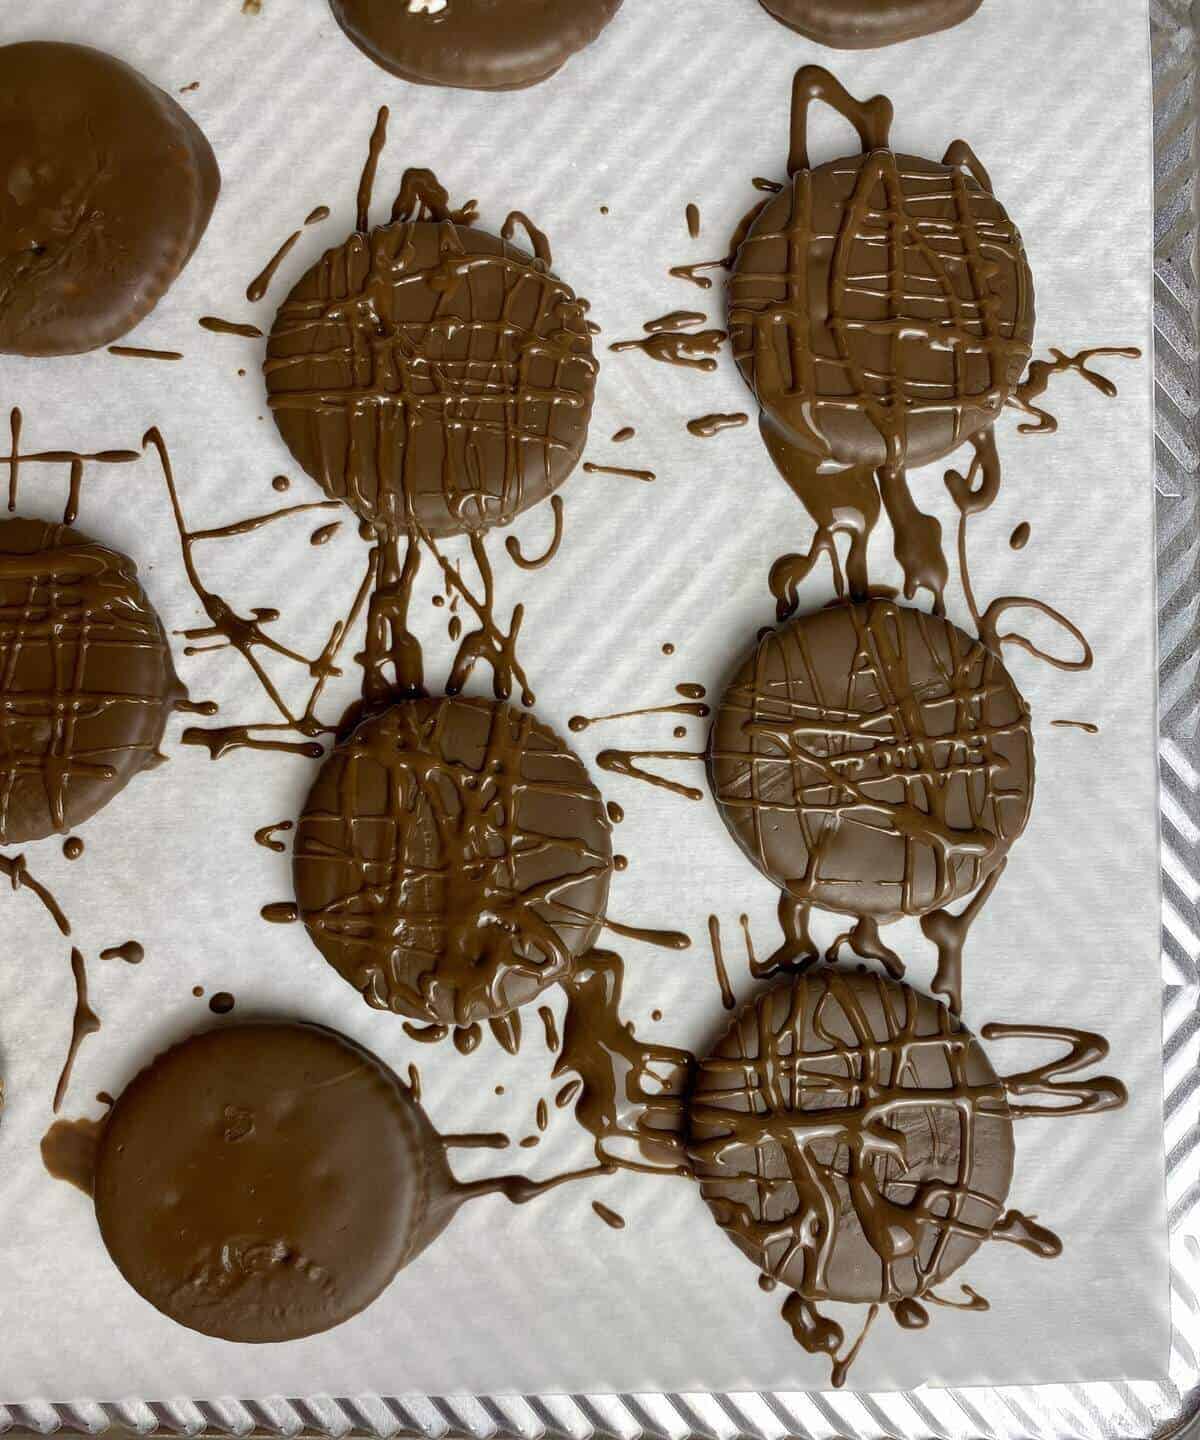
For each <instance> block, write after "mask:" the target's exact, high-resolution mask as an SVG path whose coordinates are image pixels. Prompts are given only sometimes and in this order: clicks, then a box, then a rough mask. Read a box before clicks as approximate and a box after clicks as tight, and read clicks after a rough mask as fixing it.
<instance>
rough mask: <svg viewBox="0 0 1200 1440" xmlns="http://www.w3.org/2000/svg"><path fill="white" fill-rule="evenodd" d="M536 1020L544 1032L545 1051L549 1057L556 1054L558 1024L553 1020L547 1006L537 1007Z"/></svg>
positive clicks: (552, 1013)
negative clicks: (548, 1053)
mask: <svg viewBox="0 0 1200 1440" xmlns="http://www.w3.org/2000/svg"><path fill="white" fill-rule="evenodd" d="M538 1018H539V1019H540V1020H541V1022H542V1029H543V1030H544V1031H545V1032H546V1049H547V1050H549V1052H550V1053H551V1055H557V1054H558V1045H559V1041H558V1024H557V1022H556V1021H555V1019H554V1011H553V1010H551V1008H550V1007H549V1005H539V1006H538Z"/></svg>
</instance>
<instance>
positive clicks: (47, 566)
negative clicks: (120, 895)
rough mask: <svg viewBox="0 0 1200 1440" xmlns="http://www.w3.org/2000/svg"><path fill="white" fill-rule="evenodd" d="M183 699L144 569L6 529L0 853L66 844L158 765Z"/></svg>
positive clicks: (10, 523) (44, 527)
mask: <svg viewBox="0 0 1200 1440" xmlns="http://www.w3.org/2000/svg"><path fill="white" fill-rule="evenodd" d="M182 697H183V689H182V687H181V686H180V684H179V681H178V679H177V678H176V675H175V671H174V668H173V666H172V663H171V651H170V646H169V645H168V643H167V637H166V635H165V633H164V631H163V627H162V622H161V621H160V620H159V618H158V616H157V614H156V613H155V612H154V610H153V608H152V607H151V605H150V602H149V600H147V598H146V595H145V593H144V591H143V590H142V587H141V585H140V584H139V583H138V578H137V566H136V565H135V564H134V563H133V561H132V560H130V559H129V557H128V556H126V555H121V554H119V553H118V552H117V551H115V550H109V549H107V548H106V547H105V546H103V545H98V544H97V543H96V542H95V541H94V540H89V539H88V538H87V536H86V535H81V534H80V533H79V531H78V530H73V529H71V528H70V527H68V526H66V525H53V524H49V523H47V522H46V521H43V520H24V519H22V520H4V521H0V844H3V845H14V844H22V843H24V842H25V841H27V840H39V839H41V838H42V837H43V836H44V835H49V834H52V833H53V832H55V831H59V832H60V833H62V834H66V833H67V832H68V831H70V830H73V829H74V828H75V827H76V826H78V825H81V824H82V823H83V821H85V820H86V819H87V818H88V817H89V816H90V815H94V814H95V813H96V811H97V810H99V809H101V808H102V807H103V806H105V805H107V804H108V802H109V801H110V800H111V799H112V798H113V797H114V796H115V795H116V794H117V793H118V791H120V790H122V789H123V788H124V787H125V785H126V784H128V782H129V781H130V780H131V779H132V778H133V777H134V776H135V775H136V774H137V773H138V772H139V771H140V770H142V769H144V768H145V767H146V766H147V765H149V764H152V763H153V762H154V760H155V758H156V755H157V751H158V746H159V743H160V741H161V740H162V736H163V730H164V729H165V727H166V723H167V717H168V715H169V714H170V713H171V710H172V709H173V708H174V706H175V705H176V704H177V703H178V702H179V701H180V700H181V699H182Z"/></svg>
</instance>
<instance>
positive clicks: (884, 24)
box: [762, 0, 981, 50]
mask: <svg viewBox="0 0 1200 1440" xmlns="http://www.w3.org/2000/svg"><path fill="white" fill-rule="evenodd" d="M762 4H763V7H764V9H766V10H769V11H770V13H771V14H772V15H774V17H775V18H776V20H782V21H783V23H784V24H785V25H790V26H791V27H792V29H793V30H798V31H799V32H800V34H801V35H806V36H807V37H808V38H809V39H810V40H816V41H818V42H819V43H820V44H822V45H832V46H834V47H835V48H836V49H838V50H873V49H875V48H876V46H880V45H895V44H897V43H898V42H899V41H901V40H915V39H917V37H918V36H920V35H932V34H934V33H935V32H936V31H938V30H949V29H950V28H951V27H952V26H954V25H960V24H961V23H962V22H963V21H964V20H966V19H969V18H970V16H972V15H974V13H975V12H976V10H978V9H979V6H980V4H981V0H762Z"/></svg>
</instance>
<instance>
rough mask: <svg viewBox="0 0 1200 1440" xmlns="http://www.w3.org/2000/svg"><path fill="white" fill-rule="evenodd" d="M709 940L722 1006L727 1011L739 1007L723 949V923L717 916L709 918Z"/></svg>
mask: <svg viewBox="0 0 1200 1440" xmlns="http://www.w3.org/2000/svg"><path fill="white" fill-rule="evenodd" d="M708 939H709V944H710V945H711V946H712V956H713V966H714V968H715V970H716V972H717V984H718V986H720V989H721V1004H722V1005H724V1007H725V1009H726V1010H732V1009H734V1007H735V1006H736V1005H737V996H736V995H735V994H734V993H733V986H732V985H731V984H730V983H729V971H728V970H727V969H726V968H725V955H724V952H723V951H722V949H721V922H720V920H719V919H718V918H717V916H715V915H710V916H709V917H708Z"/></svg>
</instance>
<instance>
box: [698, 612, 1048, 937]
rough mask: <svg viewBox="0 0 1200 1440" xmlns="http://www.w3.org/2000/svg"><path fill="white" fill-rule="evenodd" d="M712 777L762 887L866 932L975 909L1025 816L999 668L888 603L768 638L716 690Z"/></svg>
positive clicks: (1018, 704) (944, 624)
mask: <svg viewBox="0 0 1200 1440" xmlns="http://www.w3.org/2000/svg"><path fill="white" fill-rule="evenodd" d="M708 767H709V779H710V782H711V785H712V789H713V794H714V795H715V796H716V799H717V805H718V808H719V809H720V811H721V815H722V817H723V819H724V820H725V823H726V825H727V826H728V827H729V830H730V833H731V834H732V835H733V837H734V839H735V840H737V842H738V844H739V845H741V847H742V849H743V850H744V851H745V852H746V854H747V855H748V856H749V857H750V859H751V860H752V861H753V862H754V864H755V865H757V866H758V868H759V869H760V870H761V871H762V872H763V873H764V874H765V875H767V876H769V877H770V878H771V879H772V880H774V881H775V883H776V884H777V885H779V886H780V887H781V888H782V889H784V890H786V891H788V893H789V894H790V895H792V896H793V897H794V898H795V899H796V900H797V901H803V902H806V903H811V904H814V905H818V906H821V907H823V908H825V909H829V910H835V911H838V912H840V913H843V914H850V915H860V916H870V917H872V918H873V919H875V920H893V919H896V918H898V917H900V916H901V915H923V914H926V913H927V912H929V911H931V910H934V909H936V908H938V907H940V906H943V905H947V904H949V903H951V902H952V901H954V900H956V899H959V898H961V897H963V896H965V895H968V894H970V893H971V891H973V890H974V889H975V888H976V887H977V886H978V885H979V884H980V882H981V881H982V880H983V879H984V878H985V877H986V876H987V875H988V874H989V873H990V872H991V871H992V870H993V869H994V868H995V867H996V866H997V865H998V864H999V863H1000V861H1001V860H1003V858H1004V856H1005V855H1006V854H1007V853H1008V850H1009V847H1010V846H1011V845H1012V843H1013V841H1014V840H1016V839H1017V837H1018V836H1019V835H1020V834H1021V832H1022V830H1023V829H1024V828H1025V824H1026V822H1027V820H1028V818H1029V812H1030V809H1031V806H1032V802H1033V776H1034V763H1033V737H1032V734H1031V731H1030V723H1029V710H1028V706H1027V705H1026V703H1025V701H1024V700H1023V699H1022V697H1021V695H1020V693H1019V691H1018V690H1017V687H1016V686H1015V684H1014V683H1013V681H1012V679H1011V677H1010V676H1009V674H1008V672H1007V670H1005V668H1004V666H1003V664H1002V663H1001V662H1000V660H999V658H998V657H997V656H996V655H995V654H994V653H993V652H992V651H991V650H989V649H987V648H986V647H985V646H983V645H982V644H980V642H979V641H977V640H973V639H971V637H970V636H968V635H966V634H965V633H964V632H963V631H961V630H959V629H958V628H957V627H956V626H954V625H952V624H950V622H949V621H947V620H945V619H943V618H941V617H939V616H936V615H929V614H926V613H925V612H923V611H919V610H914V609H912V608H910V607H908V606H904V605H898V604H896V603H895V602H893V601H891V600H872V601H867V602H864V603H862V604H858V605H838V606H835V607H833V608H830V609H825V610H820V611H817V612H816V613H815V614H811V615H805V616H803V617H801V618H800V619H797V620H795V621H793V622H792V623H791V624H789V625H787V626H785V627H783V628H782V629H779V630H773V631H768V632H767V634H766V635H764V636H763V638H762V639H761V640H760V641H759V642H758V644H757V645H756V646H755V648H754V650H753V652H752V653H751V654H750V656H749V657H748V658H747V659H746V660H745V662H744V663H743V664H742V665H741V667H740V668H739V669H738V671H737V673H736V674H735V676H734V678H733V680H732V682H731V683H730V685H729V688H728V689H727V691H726V692H725V696H724V698H723V700H722V702H721V705H720V707H719V709H718V711H717V716H716V719H715V721H714V723H713V729H712V734H711V737H710V742H709V755H708Z"/></svg>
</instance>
